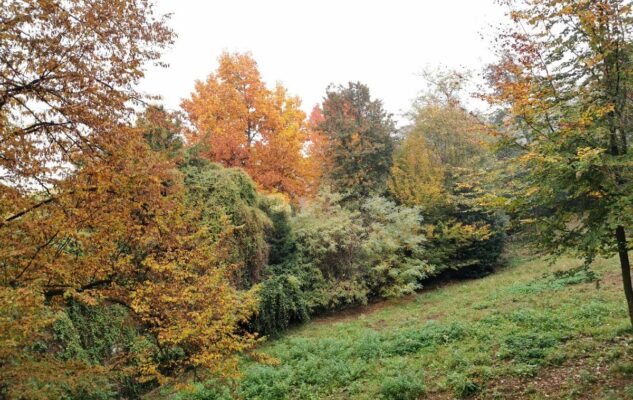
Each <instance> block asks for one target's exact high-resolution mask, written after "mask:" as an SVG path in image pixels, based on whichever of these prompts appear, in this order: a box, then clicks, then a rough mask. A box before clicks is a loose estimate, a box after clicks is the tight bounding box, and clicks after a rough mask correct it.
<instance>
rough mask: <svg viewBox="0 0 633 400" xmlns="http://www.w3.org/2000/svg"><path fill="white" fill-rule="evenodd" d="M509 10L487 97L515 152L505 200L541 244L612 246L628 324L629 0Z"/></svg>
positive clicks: (562, 248) (554, 249)
mask: <svg viewBox="0 0 633 400" xmlns="http://www.w3.org/2000/svg"><path fill="white" fill-rule="evenodd" d="M510 17H511V18H512V21H513V22H514V24H513V25H512V26H510V27H509V29H508V30H507V31H503V32H502V33H501V34H500V36H499V38H498V51H499V56H500V61H499V62H498V64H496V65H494V66H492V67H491V68H490V70H489V75H488V76H489V81H490V83H491V85H492V92H491V93H490V94H489V96H488V99H489V100H490V101H491V103H492V104H494V105H497V106H500V107H502V108H505V109H506V110H507V112H508V118H507V119H506V121H505V122H506V125H509V126H510V127H512V128H514V129H510V130H507V131H506V132H505V136H506V137H505V138H506V139H507V140H506V143H507V145H508V146H512V147H514V148H518V149H520V151H521V155H520V156H519V157H517V159H516V161H517V163H518V165H519V167H520V168H522V170H523V171H525V172H524V179H522V181H521V188H520V191H519V192H518V193H516V195H515V197H514V199H513V201H512V202H511V205H512V206H513V208H514V209H515V210H517V211H518V212H519V213H520V216H521V217H522V218H523V219H524V220H525V221H527V222H528V223H529V224H530V226H531V229H532V231H533V232H534V233H535V235H534V236H535V239H536V243H537V244H538V245H539V246H540V247H541V249H542V250H544V251H547V252H550V253H552V254H554V255H558V254H560V253H563V252H568V251H571V252H575V253H577V254H580V255H582V256H584V257H586V259H587V261H588V262H590V261H591V260H592V259H593V258H594V257H595V256H596V255H604V256H611V255H613V254H618V255H619V257H620V265H621V272H622V279H623V285H624V292H625V294H626V299H627V303H628V309H629V316H630V318H631V322H632V323H633V288H632V287H631V273H630V263H629V257H628V248H629V244H628V242H627V239H626V227H627V226H630V225H631V223H632V222H633V191H632V190H633V187H632V182H633V180H632V179H631V178H633V176H632V172H633V171H632V169H631V165H632V164H631V161H632V160H631V156H630V152H629V151H628V142H629V139H630V138H629V136H630V132H631V99H632V98H633V96H632V95H633V93H632V92H631V76H632V74H633V64H632V63H631V26H633V25H632V22H633V19H632V14H631V6H630V3H629V2H628V1H622V0H556V1H554V0H547V1H528V0H525V1H520V2H518V3H513V8H512V10H511V11H510Z"/></svg>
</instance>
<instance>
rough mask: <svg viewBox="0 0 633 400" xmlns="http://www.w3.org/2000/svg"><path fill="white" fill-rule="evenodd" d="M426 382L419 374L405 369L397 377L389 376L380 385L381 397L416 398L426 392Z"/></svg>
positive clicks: (398, 399)
mask: <svg viewBox="0 0 633 400" xmlns="http://www.w3.org/2000/svg"><path fill="white" fill-rule="evenodd" d="M424 390H425V388H424V382H423V379H422V377H421V376H420V375H419V374H416V373H414V372H412V371H408V370H406V369H405V370H403V371H402V373H401V374H399V375H398V376H395V377H387V378H385V379H384V380H383V381H382V384H381V385H380V398H381V399H385V400H415V399H419V398H420V397H421V396H422V395H423V394H424Z"/></svg>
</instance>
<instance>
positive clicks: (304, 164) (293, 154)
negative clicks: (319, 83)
mask: <svg viewBox="0 0 633 400" xmlns="http://www.w3.org/2000/svg"><path fill="white" fill-rule="evenodd" d="M299 106H300V100H299V99H298V98H297V97H289V96H288V95H287V92H286V89H284V88H283V87H282V86H281V85H277V87H276V88H275V89H274V90H270V89H268V88H266V85H265V84H264V82H263V81H262V79H261V76H260V73H259V71H258V69H257V63H256V62H255V60H253V58H252V57H251V56H250V55H249V54H229V53H224V54H222V55H221V56H220V58H219V67H218V70H217V71H216V72H215V73H212V74H211V75H209V77H208V78H207V80H206V82H201V81H198V82H196V88H195V91H194V93H192V95H191V98H190V99H186V100H184V101H183V103H182V108H183V109H184V110H185V111H186V112H187V114H188V116H189V119H190V120H191V122H192V123H193V124H194V126H195V130H194V131H193V132H192V133H191V134H190V135H188V138H189V140H190V141H191V142H192V143H199V144H204V145H206V151H205V152H204V153H203V154H204V155H205V156H207V157H208V158H209V159H210V160H212V161H215V162H218V163H220V164H222V165H223V166H225V167H241V168H244V169H245V170H246V171H247V172H248V173H249V174H250V175H251V177H252V178H253V179H254V180H255V182H257V184H258V185H259V186H260V187H261V188H262V189H264V190H265V191H268V192H279V193H284V194H285V195H287V196H289V197H290V198H291V199H293V200H296V199H298V198H299V197H301V196H304V195H306V194H309V193H311V191H312V190H314V189H315V184H314V183H313V181H314V179H315V175H313V172H314V171H315V169H316V168H315V166H314V165H313V163H312V162H311V159H310V157H306V156H305V155H304V154H303V153H302V151H303V148H304V146H305V145H306V143H307V140H308V134H307V128H306V125H305V114H304V113H303V112H302V111H301V110H300V108H299Z"/></svg>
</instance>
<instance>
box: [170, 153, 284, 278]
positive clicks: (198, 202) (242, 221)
mask: <svg viewBox="0 0 633 400" xmlns="http://www.w3.org/2000/svg"><path fill="white" fill-rule="evenodd" d="M182 170H183V172H184V175H185V179H184V183H185V187H186V189H187V200H186V206H187V207H188V208H189V209H191V210H194V211H195V212H197V213H198V218H199V219H200V221H201V222H202V224H203V225H204V226H205V227H206V228H207V229H208V230H209V231H210V232H211V233H213V234H215V235H216V237H219V236H220V235H222V234H223V233H224V232H226V228H227V226H231V227H232V234H231V235H230V236H229V237H223V238H224V239H225V243H224V247H223V248H224V251H225V252H227V253H228V257H227V258H226V262H228V263H233V264H237V265H239V266H240V268H239V269H238V270H237V271H236V272H237V273H236V275H237V276H236V280H237V282H238V283H239V286H241V287H243V288H246V287H250V286H252V285H253V284H254V283H257V282H259V281H260V280H261V275H262V271H263V269H264V267H265V265H266V264H267V263H268V253H269V245H268V243H267V242H266V236H267V232H268V231H269V230H270V229H272V225H273V224H272V221H271V220H270V218H269V217H268V216H267V215H266V213H265V212H264V211H263V210H261V209H260V208H259V202H260V195H259V194H258V193H257V188H256V186H255V183H254V182H253V180H252V179H251V178H250V177H249V176H248V175H247V174H246V172H244V171H243V170H241V169H239V168H224V167H222V166H221V165H219V164H214V163H211V162H209V161H206V160H204V159H200V158H195V157H193V158H192V159H190V160H189V161H188V163H186V164H184V165H183V166H182Z"/></svg>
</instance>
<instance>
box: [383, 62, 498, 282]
mask: <svg viewBox="0 0 633 400" xmlns="http://www.w3.org/2000/svg"><path fill="white" fill-rule="evenodd" d="M425 78H426V80H427V82H428V83H429V84H430V85H429V90H428V91H427V92H426V93H424V94H423V95H421V96H420V97H419V98H418V99H417V100H416V101H415V102H414V105H413V110H412V111H411V112H410V113H409V116H410V118H411V120H412V123H411V125H410V126H408V127H406V128H405V129H404V138H403V140H402V141H401V142H400V143H399V145H398V147H397V149H396V151H395V153H394V165H393V167H392V169H391V177H390V179H389V182H388V187H389V191H390V193H391V195H392V196H393V197H394V198H395V199H396V200H398V201H399V202H400V203H402V204H404V205H407V206H410V207H411V206H416V207H419V208H420V209H421V210H422V214H423V216H424V221H423V222H422V224H423V226H424V230H425V232H426V239H427V242H426V243H425V257H427V259H428V261H429V263H430V264H431V265H433V266H435V267H436V272H437V273H439V272H443V271H447V270H448V271H456V272H453V274H456V275H458V276H468V277H477V276H482V275H485V274H488V273H490V272H491V271H492V268H493V267H494V266H495V263H496V261H497V258H498V257H499V255H500V252H501V250H502V244H503V224H502V221H501V220H500V219H499V218H498V216H497V215H496V214H495V209H494V208H492V207H488V206H487V205H486V202H485V201H484V199H485V198H486V197H487V196H490V195H491V193H490V191H491V188H490V187H487V185H486V183H487V182H486V179H485V176H487V175H489V174H490V171H491V170H492V168H491V166H492V165H494V163H493V162H492V161H493V160H492V157H491V152H490V151H489V150H488V149H487V148H486V144H485V143H484V141H483V137H484V136H483V135H484V131H485V130H486V128H485V126H484V125H483V124H482V123H481V122H480V121H479V119H478V118H477V117H476V116H475V115H473V114H472V113H470V112H469V111H467V110H466V108H465V107H464V106H463V105H462V102H461V94H462V91H463V87H464V80H465V79H466V78H465V75H464V74H460V73H457V72H454V71H439V72H433V73H430V72H427V73H426V75H425Z"/></svg>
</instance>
